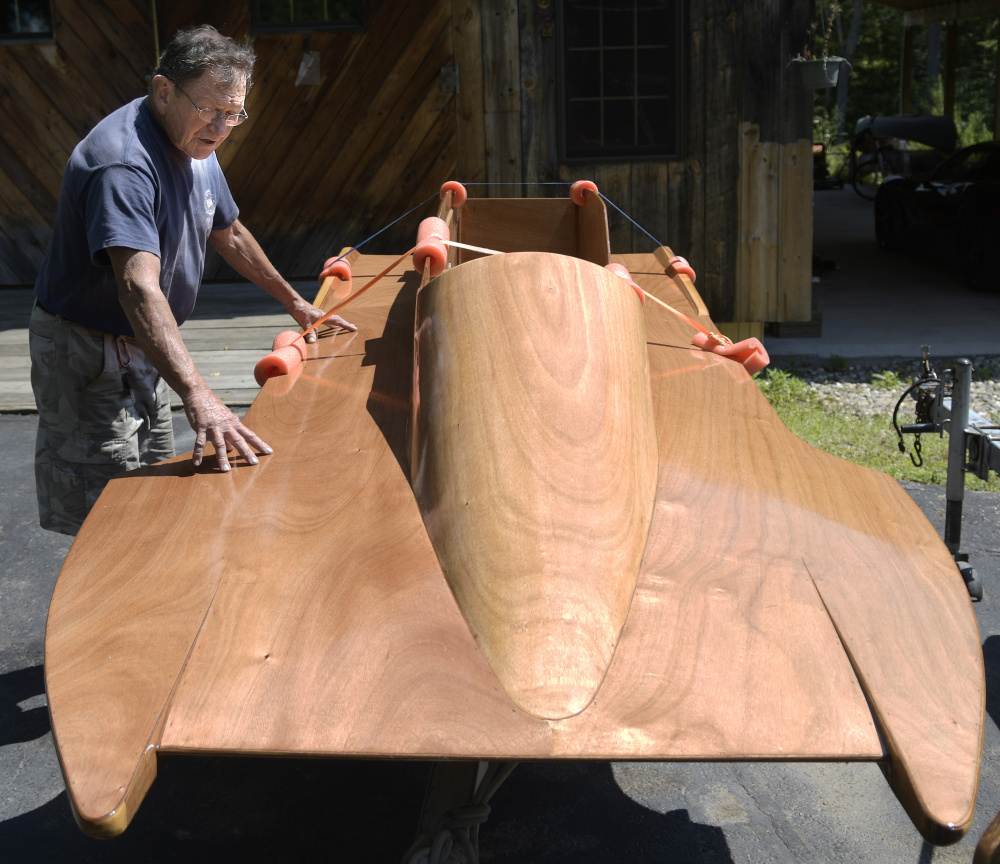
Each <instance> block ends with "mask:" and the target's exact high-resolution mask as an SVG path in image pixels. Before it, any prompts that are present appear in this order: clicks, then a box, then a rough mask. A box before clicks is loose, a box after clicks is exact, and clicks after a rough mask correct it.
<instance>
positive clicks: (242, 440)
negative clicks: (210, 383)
mask: <svg viewBox="0 0 1000 864" xmlns="http://www.w3.org/2000/svg"><path fill="white" fill-rule="evenodd" d="M184 413H185V414H187V418H188V422H189V423H190V424H191V428H192V429H194V431H195V440H194V451H193V453H192V454H191V455H192V459H191V461H192V462H193V463H194V466H195V467H196V468H197V467H198V466H199V465H201V462H202V458H203V457H204V455H205V445H206V444H208V443H211V444H212V446H213V447H214V448H215V455H216V457H217V458H218V460H219V470H220V471H228V470H229V469H230V467H231V466H230V464H229V456H228V454H227V452H226V450H227V445H228V446H232V447H233V448H235V450H236V452H237V453H239V454H240V455H241V456H242V457H243V458H244V459H246V461H247V463H248V464H250V465H256V464H257V462H258V459H257V454H256V453H254V450H257V451H258V452H259V453H263V454H265V455H269V454H271V453H273V452H274V451H273V450H272V449H271V447H270V446H269V445H268V444H267V443H266V442H264V441H263V440H261V439H260V438H259V437H257V435H256V434H255V433H254V432H252V431H251V430H250V429H248V428H247V427H246V426H244V425H243V423H242V422H241V421H240V418H239V417H237V416H236V415H235V414H234V413H233V412H232V411H230V410H229V409H228V408H227V407H226V406H225V405H223V404H222V402H221V401H220V400H219V397H218V396H216V395H215V393H213V392H212V391H211V389H209V388H208V387H207V386H206V387H203V388H199V389H197V390H195V391H192V392H191V393H189V394H188V396H187V398H185V399H184Z"/></svg>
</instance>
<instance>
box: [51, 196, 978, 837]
mask: <svg viewBox="0 0 1000 864" xmlns="http://www.w3.org/2000/svg"><path fill="white" fill-rule="evenodd" d="M470 203H471V202H470ZM498 203H500V202H498ZM467 207H468V205H466V208H467ZM466 208H463V210H464V211H465V212H463V213H462V214H461V220H460V223H459V224H460V225H464V223H465V221H466V218H467V217H468V215H469V212H471V211H468V210H467V209H466ZM504 212H513V213H515V214H516V213H519V212H520V211H516V210H513V211H504ZM476 218H480V219H481V220H483V222H484V223H488V222H489V221H490V220H489V216H488V213H487V211H485V210H484V211H480V212H479V213H478V214H477V217H476ZM463 230H464V229H463ZM501 233H503V232H501ZM509 233H510V234H512V233H513V232H509ZM566 236H567V237H570V238H571V237H572V236H573V232H572V231H567V233H566ZM616 257H617V260H620V261H621V262H622V263H624V264H625V265H626V266H627V267H628V268H629V269H630V271H631V272H632V274H633V277H634V278H635V279H636V281H638V282H639V283H640V284H641V285H643V287H644V288H645V289H646V290H647V291H650V292H652V293H654V294H655V295H656V296H658V297H660V299H662V300H664V301H665V302H667V303H670V304H671V305H674V306H676V307H677V308H679V309H681V310H682V311H684V312H688V313H689V314H695V315H697V314H698V313H699V310H698V309H697V308H696V306H697V304H696V302H695V300H694V299H693V298H692V297H691V296H688V295H686V294H685V293H684V291H683V290H682V288H681V286H679V285H678V284H677V283H676V282H675V281H674V280H673V279H671V278H670V277H668V276H666V275H665V274H664V272H663V267H662V265H661V264H660V263H659V262H658V261H657V260H656V258H655V257H654V256H653V255H645V256H643V255H630V256H616ZM511 258H512V260H515V261H516V260H517V258H518V256H511ZM391 260H392V259H391V258H385V257H379V256H361V257H360V258H359V259H358V260H357V262H356V265H355V267H354V281H355V282H359V280H360V283H361V284H363V282H364V281H366V278H367V277H370V276H372V275H374V274H375V273H377V272H378V271H379V270H380V269H381V268H382V267H384V266H386V265H387V264H388V263H389V262H390V261H391ZM493 261H494V259H488V260H486V261H472V262H470V263H469V264H468V265H465V264H463V265H460V266H459V267H457V268H455V269H453V270H452V271H450V272H449V273H448V274H447V276H446V277H444V278H446V279H450V280H460V281H461V280H463V279H464V277H463V276H462V275H461V274H462V273H463V270H465V268H466V267H468V268H470V269H469V270H466V271H465V272H466V273H471V272H472V268H476V267H483V266H491V265H492V262H493ZM503 266H506V265H503ZM577 266H583V265H577ZM419 283H420V277H419V274H416V273H414V272H413V271H412V270H410V269H408V266H407V265H401V266H400V267H398V268H396V270H395V271H393V273H392V275H391V276H390V277H387V278H386V279H385V280H383V282H382V283H380V284H379V286H377V287H376V288H373V289H372V290H371V291H369V292H368V293H366V294H365V295H363V296H362V297H361V298H359V299H358V301H357V302H356V304H355V305H353V306H351V307H349V308H350V313H351V314H350V319H351V320H352V321H354V322H355V323H356V324H357V325H358V327H359V332H358V333H357V334H343V333H340V334H333V333H327V334H325V335H324V337H323V338H321V339H320V340H319V341H318V342H317V344H316V345H315V346H312V347H311V348H310V356H309V358H308V359H307V360H306V361H305V362H304V363H303V364H302V366H301V367H300V371H299V374H298V375H297V377H294V378H292V377H291V376H289V377H288V378H287V379H272V380H271V381H269V382H267V384H266V385H265V387H264V388H263V389H262V391H261V394H260V396H259V397H258V399H257V401H256V402H255V403H254V406H253V407H252V409H251V411H250V413H249V414H248V418H247V419H248V423H249V425H250V426H251V427H252V428H254V429H255V430H256V431H258V432H259V433H260V434H261V435H262V436H263V437H264V438H265V439H266V440H268V441H269V442H271V443H272V444H273V445H274V447H275V453H274V455H272V456H270V457H266V458H264V459H262V460H261V463H260V465H258V466H254V467H251V466H247V465H241V464H237V466H236V468H235V470H234V471H232V472H231V473H230V474H226V475H222V474H219V473H217V472H215V471H213V470H212V467H211V465H208V464H206V466H205V467H204V468H203V469H201V470H199V471H198V472H194V471H192V470H191V468H190V465H189V462H188V460H187V459H186V458H185V457H180V458H179V459H177V460H174V461H173V462H171V463H165V464H163V465H160V466H156V467H154V468H151V469H145V470H144V471H141V472H136V473H133V474H128V475H122V476H121V477H119V478H116V479H114V480H113V481H112V482H111V483H110V484H109V486H108V487H107V491H106V492H105V493H104V495H102V497H101V499H100V501H99V503H98V507H97V508H96V509H95V511H94V514H93V515H92V517H91V518H90V519H88V521H87V523H86V524H85V525H84V529H83V530H82V531H81V534H80V536H79V537H78V539H77V541H76V543H75V544H74V547H73V549H72V550H71V553H70V555H69V557H68V558H67V562H66V566H65V567H64V569H63V572H62V573H61V574H60V577H59V581H58V584H57V587H56V591H55V593H54V595H53V601H52V608H51V610H50V617H49V625H48V629H47V633H46V675H47V689H48V697H49V705H50V711H51V714H52V722H53V728H54V731H55V739H56V744H57V748H58V752H59V756H60V761H61V764H62V767H63V770H64V772H65V775H66V778H67V787H68V789H69V792H70V796H71V798H72V800H73V803H74V806H75V807H76V809H77V811H78V813H79V815H80V820H81V824H83V825H84V827H85V828H86V829H87V830H90V831H92V832H94V833H114V832H115V831H119V830H121V829H122V828H123V827H124V824H126V823H127V821H128V819H129V818H131V817H132V815H133V814H134V812H135V808H136V806H137V805H138V803H139V801H140V800H141V798H142V795H143V793H144V792H145V788H146V786H147V785H148V783H149V782H150V781H151V780H152V776H153V773H152V772H153V769H154V768H155V759H154V757H153V754H154V753H159V754H163V753H174V752H183V753H260V754H276V753H280V754H296V755H317V756H318V755H322V756H368V757H407V758H451V759H525V758H567V759H570V758H591V759H868V760H880V761H883V762H884V763H885V764H886V766H887V767H888V773H889V777H890V781H891V783H892V785H893V789H894V790H895V791H896V793H897V795H898V796H899V797H900V800H901V801H902V803H903V805H904V806H905V807H906V808H907V812H908V813H909V814H910V816H911V818H912V819H913V820H914V823H915V824H916V825H917V827H918V828H920V830H921V831H922V832H923V833H924V836H925V837H927V838H928V839H930V840H932V841H933V842H950V841H952V840H954V839H956V838H957V837H958V836H960V835H961V833H962V832H963V831H964V830H965V829H966V828H967V826H968V823H969V819H970V818H971V813H972V807H973V804H974V801H975V791H976V783H977V778H978V760H979V755H980V746H981V740H982V725H983V700H984V693H985V684H984V672H983V661H982V653H981V650H980V647H979V639H978V633H977V629H976V624H975V619H974V616H973V614H972V610H971V605H970V603H969V599H968V595H967V592H966V590H965V586H964V584H963V582H962V580H961V577H960V576H959V574H958V573H957V570H956V568H955V567H954V564H953V562H952V561H951V557H950V555H948V553H947V550H946V549H945V548H944V546H943V544H942V543H941V541H940V540H939V538H938V537H937V533H936V531H935V530H934V528H933V527H932V526H931V525H930V524H929V523H928V522H927V520H926V519H925V518H924V517H923V515H922V514H921V513H920V511H919V510H918V509H917V508H916V506H915V505H913V503H912V502H911V501H910V499H909V498H908V496H906V494H905V493H904V492H903V491H902V490H901V489H900V488H899V486H898V485H897V484H895V483H894V482H893V481H891V480H890V479H889V478H886V477H884V476H883V475H879V474H875V473H873V472H870V471H867V470H865V469H861V468H859V467H857V466H854V465H851V464H849V463H846V462H843V461H841V460H839V459H836V458H834V457H832V456H827V455H825V454H822V453H819V452H818V451H815V450H814V449H812V448H811V447H809V446H808V445H806V444H804V443H803V442H801V441H799V440H798V439H796V438H795V437H794V436H793V435H791V433H789V432H788V430H787V429H785V427H784V426H783V425H782V424H781V423H780V421H779V420H778V418H777V416H776V415H775V414H774V412H773V411H772V410H771V408H770V407H769V406H768V404H767V402H766V400H765V399H764V398H763V396H762V395H761V393H760V392H759V390H758V389H757V387H756V386H755V385H754V383H753V381H752V380H751V379H750V377H749V376H748V375H747V374H746V372H745V370H744V369H743V368H742V367H741V366H738V365H737V364H734V363H732V362H730V361H728V360H725V359H723V358H720V357H718V356H716V355H714V354H706V353H705V352H701V351H697V350H694V349H693V348H692V347H691V346H690V338H691V335H692V333H693V329H692V328H691V326H690V325H688V324H686V323H684V322H682V321H681V320H680V319H678V318H677V317H676V316H673V315H671V314H670V313H668V312H666V311H664V310H662V309H661V308H659V307H658V306H656V304H647V305H646V306H645V307H644V309H643V318H644V328H645V333H646V351H647V356H648V360H649V374H650V382H651V384H650V398H651V400H652V422H653V423H654V425H655V430H656V448H657V458H658V463H659V469H658V474H657V478H656V485H655V491H654V495H655V497H654V503H653V507H652V515H651V522H650V527H649V532H648V540H647V543H646V546H645V549H644V552H643V556H642V561H641V564H640V565H639V572H638V577H637V581H636V587H635V591H634V594H633V595H632V600H631V605H630V608H629V610H628V616H627V618H626V619H625V624H624V628H623V629H622V630H621V635H620V638H619V640H618V644H617V647H616V649H615V650H614V654H613V656H612V657H611V658H610V662H609V663H608V665H607V671H606V675H605V676H604V680H603V683H601V685H600V688H599V689H598V690H597V694H596V696H595V697H594V699H593V701H592V702H591V703H590V705H589V707H587V708H586V709H585V710H583V711H580V712H579V713H577V714H576V715H574V716H571V717H567V718H566V719H558V720H543V719H540V718H539V717H536V716H533V715H532V714H531V713H529V712H528V711H525V710H524V709H523V708H521V707H519V706H518V704H516V702H514V701H512V700H511V698H510V697H509V696H508V694H507V692H506V691H505V690H504V687H503V686H502V685H501V681H500V678H498V674H497V672H496V670H495V669H494V668H491V666H490V663H489V662H488V660H487V656H486V654H485V652H483V651H482V650H480V648H479V646H478V645H477V643H476V641H475V638H474V636H473V634H472V632H471V631H470V629H469V627H468V625H467V624H466V620H467V619H468V617H469V613H468V609H462V608H460V606H459V604H458V602H457V601H456V593H458V592H453V591H452V590H451V589H450V588H449V584H448V581H447V580H446V578H445V574H444V572H443V571H442V567H441V564H440V563H439V560H438V557H437V555H435V552H434V548H433V547H432V545H431V541H430V539H429V538H428V534H427V532H426V531H425V529H424V521H423V520H422V518H421V513H420V509H419V507H418V505H417V502H416V500H415V499H414V496H413V493H412V491H411V488H410V484H409V483H408V481H407V475H408V470H409V466H408V450H407V423H408V417H409V415H410V406H411V396H412V387H411V381H412V362H413V352H414V342H413V336H414V330H413V321H414V315H415V310H416V293H417V286H418V284H419ZM615 289H616V290H620V286H618V285H617V284H615ZM531 291H532V288H530V287H529V288H525V289H523V290H522V292H521V294H522V296H521V297H520V298H519V302H520V303H527V302H531V303H536V304H537V303H542V302H543V301H544V297H545V295H544V294H542V295H541V296H540V297H531V298H530V300H529V298H528V297H527V296H524V295H525V294H527V293H530V292H531ZM626 296H629V299H630V300H631V299H633V296H634V295H632V296H630V295H628V293H627V292H626ZM511 303H514V301H513V300H508V301H507V305H510V304H511ZM491 314H492V315H493V316H495V315H496V314H498V313H497V312H496V311H494V312H493V313H491ZM511 314H512V315H513V314H514V312H513V310H512V311H511ZM491 320H496V319H495V317H494V318H493V319H491ZM561 332H566V331H565V328H563V331H561ZM575 332H578V333H579V334H580V337H581V339H583V340H584V342H583V343H581V344H586V339H590V338H591V337H590V335H589V330H588V329H587V328H585V327H584V328H580V329H578V330H577V331H575ZM468 335H469V336H470V337H472V336H474V334H472V333H470V334H468ZM502 336H503V334H502V333H501V334H499V335H498V336H496V337H495V338H494V339H493V340H490V339H489V338H486V337H485V336H484V342H483V344H485V345H494V346H496V345H499V346H500V347H494V350H496V351H503V350H506V349H504V347H503V346H504V344H505V343H504V341H503V339H502V338H500V337H502ZM497 340H499V341H497ZM550 341H554V340H550ZM545 348H546V350H547V351H556V350H565V346H555V345H553V346H548V345H547V346H545ZM594 356H596V355H594ZM484 368H487V367H484ZM571 368H573V367H572V366H569V367H566V370H567V372H568V370H569V369H571ZM483 375H484V377H486V376H487V375H488V368H487V372H486V373H483ZM487 380H488V378H487ZM510 410H513V408H511V409H510ZM530 411H531V403H530V400H528V401H527V402H526V403H525V404H523V405H522V415H523V416H530ZM487 419H490V418H487ZM529 432H530V429H529ZM567 473H569V472H567ZM146 510H148V511H149V512H151V513H154V514H155V517H154V516H151V517H150V518H149V519H144V518H138V517H137V515H136V514H137V513H141V512H144V511H146ZM432 519H433V517H431V520H432ZM207 526H210V528H209V527H207ZM581 567H582V568H583V569H584V571H585V572H587V565H586V564H583V565H581ZM463 602H464V601H463ZM150 634H155V636H156V638H150ZM869 706H870V707H869ZM873 715H874V716H873ZM161 729H162V733H161ZM883 742H884V743H883Z"/></svg>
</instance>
